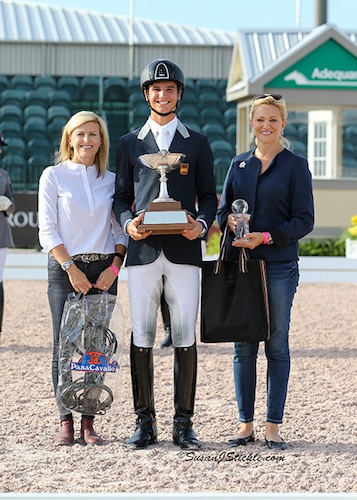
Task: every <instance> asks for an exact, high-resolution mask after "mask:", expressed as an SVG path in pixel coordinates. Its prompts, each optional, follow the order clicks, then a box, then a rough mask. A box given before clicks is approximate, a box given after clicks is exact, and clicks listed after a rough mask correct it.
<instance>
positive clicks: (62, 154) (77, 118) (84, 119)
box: [55, 111, 109, 177]
mask: <svg viewBox="0 0 357 500" xmlns="http://www.w3.org/2000/svg"><path fill="white" fill-rule="evenodd" d="M88 122H95V123H98V126H99V133H100V137H101V140H102V143H101V146H100V148H99V150H98V152H97V154H96V155H95V160H94V162H95V166H96V168H97V173H98V177H99V176H100V175H101V176H102V177H103V176H104V175H105V172H106V170H107V168H108V159H109V135H108V128H107V124H106V122H105V121H104V120H103V118H101V117H100V116H99V115H97V114H96V113H94V112H93V111H79V112H78V113H75V114H74V115H72V116H71V118H70V119H69V120H68V122H67V123H66V125H65V126H64V127H63V130H62V136H61V142H60V146H59V151H58V153H57V155H56V157H55V165H58V164H59V163H63V162H64V161H66V160H70V159H71V158H72V148H71V147H70V144H69V141H70V135H71V134H72V132H73V130H75V129H76V128H78V127H80V126H81V125H84V123H88Z"/></svg>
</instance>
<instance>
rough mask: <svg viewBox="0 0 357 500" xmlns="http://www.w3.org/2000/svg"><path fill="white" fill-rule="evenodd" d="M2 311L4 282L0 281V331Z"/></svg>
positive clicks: (0, 327) (0, 328) (0, 329)
mask: <svg viewBox="0 0 357 500" xmlns="http://www.w3.org/2000/svg"><path fill="white" fill-rule="evenodd" d="M3 313H4V284H3V282H2V281H0V332H1V331H2V318H3Z"/></svg>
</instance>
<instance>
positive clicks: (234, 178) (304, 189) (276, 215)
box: [217, 149, 314, 261]
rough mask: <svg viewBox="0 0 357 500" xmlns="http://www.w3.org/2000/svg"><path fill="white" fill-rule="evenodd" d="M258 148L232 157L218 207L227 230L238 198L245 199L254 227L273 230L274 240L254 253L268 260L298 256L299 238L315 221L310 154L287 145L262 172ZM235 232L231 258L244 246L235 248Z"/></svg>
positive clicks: (229, 256) (285, 259)
mask: <svg viewBox="0 0 357 500" xmlns="http://www.w3.org/2000/svg"><path fill="white" fill-rule="evenodd" d="M253 153H254V150H251V151H248V152H245V153H243V154H241V155H239V156H235V157H234V158H233V159H232V162H231V165H230V167H229V170H228V173H227V176H226V179H225V182H224V186H223V192H222V197H221V201H220V205H219V208H218V212H217V222H218V224H219V226H220V227H221V230H222V231H223V228H224V227H225V225H226V220H227V217H228V215H229V214H230V213H232V202H233V201H234V200H236V199H237V198H243V199H245V200H246V201H247V202H248V205H249V209H248V213H250V214H251V219H250V231H251V232H255V231H258V232H263V231H268V232H269V233H270V234H271V235H272V238H273V241H274V245H259V246H258V247H256V248H255V249H254V250H252V251H251V256H252V257H254V258H262V259H265V260H266V261H297V260H298V258H299V257H298V253H299V247H298V240H299V239H300V238H302V237H303V236H305V235H307V234H308V233H309V232H310V231H312V229H313V225H314V201H313V194H312V179H311V172H310V170H309V167H308V163H307V161H306V159H305V158H302V157H301V156H298V155H296V154H294V153H292V152H291V151H289V150H287V149H283V151H281V152H280V153H279V154H277V155H276V157H275V158H274V160H273V161H272V163H271V164H270V166H269V168H268V169H267V170H266V171H265V172H264V173H263V174H262V175H259V172H260V167H261V162H260V160H259V159H258V158H257V157H256V156H254V154H253ZM233 237H234V235H233V233H232V232H230V234H229V239H228V241H227V247H226V248H227V253H226V256H227V259H231V260H237V258H238V249H237V248H236V247H232V246H231V243H232V240H233Z"/></svg>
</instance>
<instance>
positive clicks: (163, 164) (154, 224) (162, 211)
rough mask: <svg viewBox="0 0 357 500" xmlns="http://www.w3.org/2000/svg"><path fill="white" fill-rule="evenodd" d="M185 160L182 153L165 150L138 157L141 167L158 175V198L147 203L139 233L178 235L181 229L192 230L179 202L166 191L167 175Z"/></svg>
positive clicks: (191, 225)
mask: <svg viewBox="0 0 357 500" xmlns="http://www.w3.org/2000/svg"><path fill="white" fill-rule="evenodd" d="M185 158H186V155H185V154H183V153H169V152H168V151H166V149H162V150H161V151H159V152H158V153H152V154H146V155H141V156H139V161H140V162H141V163H142V165H144V166H145V167H146V168H149V169H150V170H154V171H155V172H157V173H158V174H159V175H160V192H159V196H158V197H157V198H155V199H154V200H153V201H151V202H150V203H149V206H148V210H146V211H145V212H144V217H143V220H142V224H140V226H139V227H138V231H139V232H141V233H142V232H145V231H152V233H153V234H180V233H181V231H182V229H192V227H193V224H191V223H190V222H188V220H187V212H186V211H185V210H182V206H181V202H180V201H176V200H174V199H173V198H170V196H169V193H168V189H167V174H168V173H169V172H171V171H172V170H175V169H176V168H178V167H179V166H180V165H181V163H182V161H183V160H184V159H185Z"/></svg>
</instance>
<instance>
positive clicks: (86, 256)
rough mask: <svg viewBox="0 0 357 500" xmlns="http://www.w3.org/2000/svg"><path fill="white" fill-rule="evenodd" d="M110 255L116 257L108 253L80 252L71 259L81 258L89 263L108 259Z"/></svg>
mask: <svg viewBox="0 0 357 500" xmlns="http://www.w3.org/2000/svg"><path fill="white" fill-rule="evenodd" d="M110 257H114V255H113V254H107V253H79V254H77V255H73V257H71V259H72V260H81V261H82V262H85V263H86V264H89V263H90V262H95V261H96V260H106V259H109V258H110Z"/></svg>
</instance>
